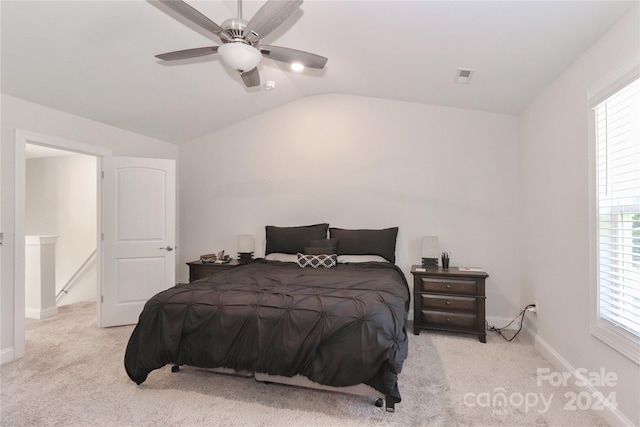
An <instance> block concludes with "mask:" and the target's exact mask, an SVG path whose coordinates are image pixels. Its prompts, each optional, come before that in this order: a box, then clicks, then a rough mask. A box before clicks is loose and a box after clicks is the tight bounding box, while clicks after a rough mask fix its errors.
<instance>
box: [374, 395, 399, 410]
mask: <svg viewBox="0 0 640 427" xmlns="http://www.w3.org/2000/svg"><path fill="white" fill-rule="evenodd" d="M376 406H377V407H378V408H382V407H384V410H385V411H387V412H395V411H396V402H395V400H393V399H391V398H389V396H387V398H386V399H383V398H381V397H379V398H378V400H376Z"/></svg>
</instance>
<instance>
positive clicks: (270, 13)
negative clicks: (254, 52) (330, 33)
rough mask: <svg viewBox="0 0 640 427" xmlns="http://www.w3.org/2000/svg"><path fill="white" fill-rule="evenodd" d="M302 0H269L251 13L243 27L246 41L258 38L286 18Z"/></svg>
mask: <svg viewBox="0 0 640 427" xmlns="http://www.w3.org/2000/svg"><path fill="white" fill-rule="evenodd" d="M301 4H302V0H269V1H267V2H266V3H265V4H264V5H262V7H261V8H260V9H259V10H258V11H257V12H256V14H255V15H253V18H251V20H250V21H249V23H248V24H247V26H246V27H245V29H244V37H245V39H246V40H247V41H248V42H250V43H251V42H253V41H256V40H260V39H262V38H263V37H265V36H266V35H267V34H269V33H270V32H271V31H273V30H275V29H276V28H277V27H278V26H279V25H280V24H282V23H283V22H284V21H286V20H287V18H289V17H290V16H291V14H292V13H293V12H295V11H296V9H298V8H299V7H300V5H301Z"/></svg>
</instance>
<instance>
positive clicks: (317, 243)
mask: <svg viewBox="0 0 640 427" xmlns="http://www.w3.org/2000/svg"><path fill="white" fill-rule="evenodd" d="M307 248H313V249H320V248H325V249H324V252H317V253H319V254H320V253H322V254H337V253H338V239H322V240H312V241H310V242H309V244H308V245H307V246H306V247H305V249H304V250H305V253H306V254H309V252H306V251H307Z"/></svg>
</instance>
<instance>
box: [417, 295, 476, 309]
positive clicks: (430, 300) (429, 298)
mask: <svg viewBox="0 0 640 427" xmlns="http://www.w3.org/2000/svg"><path fill="white" fill-rule="evenodd" d="M420 298H421V299H422V308H423V309H427V310H428V309H432V310H452V311H470V312H472V313H476V310H477V309H478V304H477V299H476V298H470V297H454V296H438V295H425V294H422V295H421V296H420Z"/></svg>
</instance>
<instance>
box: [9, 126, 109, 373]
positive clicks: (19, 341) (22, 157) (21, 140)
mask: <svg viewBox="0 0 640 427" xmlns="http://www.w3.org/2000/svg"><path fill="white" fill-rule="evenodd" d="M27 144H31V145H35V146H40V147H46V148H53V149H58V150H65V151H68V152H73V153H78V154H86V155H90V156H93V157H94V158H95V159H96V163H97V170H101V168H102V158H103V157H104V156H108V155H110V154H111V150H107V149H104V148H101V147H96V146H92V145H88V144H83V143H80V142H75V141H70V140H66V139H62V138H56V137H52V136H49V135H43V134H38V133H35V132H30V131H25V130H21V129H16V131H15V205H14V206H15V211H14V229H15V238H14V247H13V253H14V266H13V267H14V293H13V294H14V301H13V330H14V336H13V337H14V343H13V344H14V346H13V355H12V356H11V360H16V359H19V358H21V357H23V356H24V355H25V348H26V345H25V344H26V343H25V321H26V319H25V305H26V304H25V219H26V169H27V164H26V163H27V162H26V148H27ZM96 181H97V177H96ZM96 192H97V197H96V204H97V206H96V212H97V218H96V229H97V230H100V229H101V228H102V224H101V221H102V218H101V215H100V211H101V186H100V185H99V184H96ZM96 240H97V236H96ZM100 270H101V248H100V245H97V254H96V271H98V272H99V271H100ZM101 288H102V283H101V275H100V274H97V289H98V292H100V290H101ZM96 306H97V319H98V321H99V319H100V314H101V313H100V304H96Z"/></svg>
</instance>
